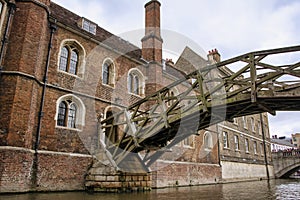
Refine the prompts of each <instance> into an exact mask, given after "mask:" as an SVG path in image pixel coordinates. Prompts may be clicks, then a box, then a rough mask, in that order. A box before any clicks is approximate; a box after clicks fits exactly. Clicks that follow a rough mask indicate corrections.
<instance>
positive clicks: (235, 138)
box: [234, 135, 240, 150]
mask: <svg viewBox="0 0 300 200" xmlns="http://www.w3.org/2000/svg"><path fill="white" fill-rule="evenodd" d="M234 144H235V150H239V148H240V147H239V137H238V136H237V135H235V136H234Z"/></svg>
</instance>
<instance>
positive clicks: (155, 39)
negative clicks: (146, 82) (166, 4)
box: [142, 0, 163, 63]
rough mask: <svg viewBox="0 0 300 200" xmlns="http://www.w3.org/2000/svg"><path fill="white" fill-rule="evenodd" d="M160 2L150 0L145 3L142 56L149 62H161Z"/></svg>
mask: <svg viewBox="0 0 300 200" xmlns="http://www.w3.org/2000/svg"><path fill="white" fill-rule="evenodd" d="M160 6H161V4H160V2H158V1H157V0H151V1H149V2H148V3H147V4H146V5H145V36H144V37H143V39H142V57H143V58H144V59H145V60H147V61H149V62H153V61H155V62H157V63H161V61H162V43H163V40H162V38H161V35H160Z"/></svg>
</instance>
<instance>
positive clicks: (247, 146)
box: [245, 139, 249, 152]
mask: <svg viewBox="0 0 300 200" xmlns="http://www.w3.org/2000/svg"><path fill="white" fill-rule="evenodd" d="M245 149H246V152H249V141H248V139H245Z"/></svg>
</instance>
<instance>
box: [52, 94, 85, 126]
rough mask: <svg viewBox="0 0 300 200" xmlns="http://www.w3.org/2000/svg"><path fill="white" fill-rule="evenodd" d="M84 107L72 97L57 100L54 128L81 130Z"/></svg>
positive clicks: (77, 99) (67, 96) (66, 96)
mask: <svg viewBox="0 0 300 200" xmlns="http://www.w3.org/2000/svg"><path fill="white" fill-rule="evenodd" d="M84 118H85V107H84V105H83V103H82V101H81V100H80V99H79V98H78V97H76V96H74V95H65V96H62V97H60V98H59V99H58V100H57V111H56V117H55V119H56V126H57V127H61V128H72V129H81V128H82V126H83V125H84Z"/></svg>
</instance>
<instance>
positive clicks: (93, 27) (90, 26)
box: [82, 18, 97, 35]
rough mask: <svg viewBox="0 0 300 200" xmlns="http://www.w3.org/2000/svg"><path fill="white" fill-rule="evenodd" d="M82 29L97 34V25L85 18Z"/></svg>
mask: <svg viewBox="0 0 300 200" xmlns="http://www.w3.org/2000/svg"><path fill="white" fill-rule="evenodd" d="M82 29H83V30H85V31H87V32H90V33H92V34H94V35H96V29H97V25H96V24H95V23H93V22H91V21H89V20H87V19H85V18H82Z"/></svg>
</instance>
